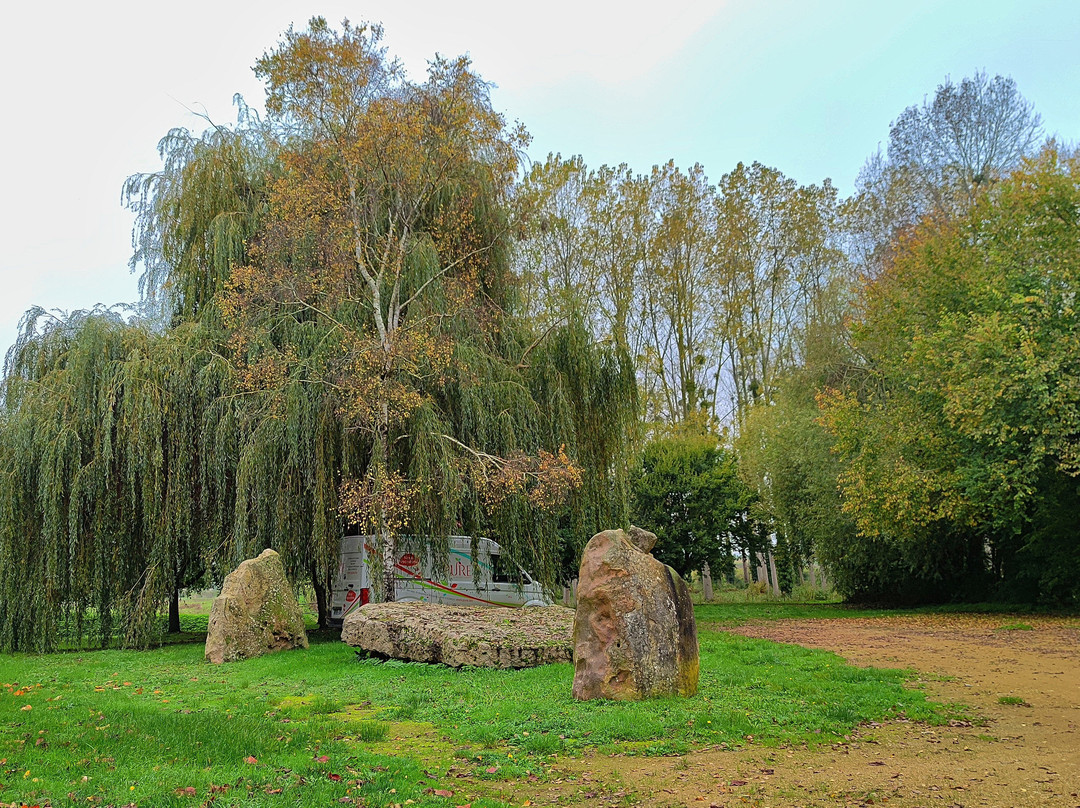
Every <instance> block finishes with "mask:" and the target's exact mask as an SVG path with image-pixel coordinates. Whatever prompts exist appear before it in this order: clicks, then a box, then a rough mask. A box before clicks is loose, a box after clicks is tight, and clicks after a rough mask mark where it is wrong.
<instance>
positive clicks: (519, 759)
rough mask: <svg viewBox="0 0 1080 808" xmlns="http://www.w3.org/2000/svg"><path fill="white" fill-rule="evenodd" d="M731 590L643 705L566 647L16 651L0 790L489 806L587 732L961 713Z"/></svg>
mask: <svg viewBox="0 0 1080 808" xmlns="http://www.w3.org/2000/svg"><path fill="white" fill-rule="evenodd" d="M726 608H727V607H717V606H706V607H699V611H698V620H699V626H700V631H699V639H700V646H701V687H700V690H699V693H698V695H697V696H696V697H694V698H690V699H665V700H659V701H653V702H647V703H635V704H628V703H600V702H590V703H585V704H581V703H577V702H574V701H573V700H572V699H571V698H570V686H571V681H572V678H573V669H572V667H571V666H570V665H566V664H563V665H549V666H546V667H542V668H533V669H527V670H519V671H492V670H480V669H468V670H452V669H448V668H445V667H441V666H429V665H420V664H412V663H399V662H377V661H374V660H369V659H362V658H360V657H358V656H357V654H356V653H355V652H354V650H353V649H352V648H349V647H348V646H346V645H344V644H342V643H340V642H336V641H332V640H330V639H328V638H316V640H315V641H314V642H313V643H312V646H311V648H309V649H308V650H306V651H292V652H287V653H281V654H275V655H270V656H266V657H262V658H260V659H255V660H250V661H247V662H242V663H233V664H230V665H225V666H211V665H208V664H206V663H204V662H203V659H202V650H203V649H202V646H201V645H199V644H194V643H188V644H179V645H170V646H167V647H163V648H159V649H156V650H152V651H142V652H138V651H96V652H86V651H82V652H68V653H59V654H50V655H43V656H28V655H15V656H0V804H12V803H14V804H15V805H16V806H18V805H21V804H26V805H34V804H39V805H42V806H45V805H52V806H66V805H72V806H73V805H80V806H85V805H113V806H123V805H138V806H184V808H195V807H196V806H202V805H205V804H207V803H208V802H209V803H211V804H214V805H221V806H227V805H235V806H263V805H266V806H281V805H297V806H308V805H311V806H315V805H320V806H321V805H337V804H345V805H348V804H355V805H361V804H362V805H368V806H384V805H386V806H390V805H405V804H410V803H408V801H409V800H412V801H413V802H412V803H411V804H414V805H418V806H425V805H440V806H444V808H445V806H447V805H461V804H465V803H469V802H471V803H472V805H473V806H475V807H476V808H481V806H484V805H496V804H500V803H496V802H493V801H491V800H490V799H485V797H484V793H485V782H486V781H490V780H508V779H509V780H513V779H517V778H520V779H523V780H528V779H530V778H540V779H542V778H544V777H545V775H546V772H547V770H548V769H549V768H550V767H551V765H552V764H553V763H554V762H555V761H557V760H558V759H559V758H560V757H565V756H568V755H571V756H572V755H577V754H580V753H582V752H583V751H584V750H587V749H589V748H597V749H599V750H601V751H604V752H612V753H614V752H618V753H624V754H642V755H658V754H678V753H682V752H684V751H686V750H689V749H695V748H702V747H717V748H721V749H723V748H731V749H734V748H737V747H740V746H744V745H747V744H762V745H773V746H777V745H792V746H801V745H803V744H808V745H811V746H812V745H814V744H817V743H825V742H830V741H832V740H835V739H836V738H838V737H841V736H843V735H844V734H845V733H847V732H849V731H850V730H851V728H852V727H853V726H855V725H857V724H859V723H861V722H867V721H885V720H888V719H890V718H894V717H897V716H901V715H903V716H906V717H907V718H909V719H913V720H919V721H927V722H930V723H942V722H944V721H947V720H948V718H949V717H950V715H952V714H954V713H952V712H950V709H947V708H944V707H942V706H941V705H935V704H932V703H930V702H928V701H927V699H926V698H925V697H924V695H923V694H922V693H921V692H920V691H918V690H916V689H912V688H910V687H908V686H906V685H905V680H906V676H905V674H904V673H903V672H900V671H887V670H880V669H868V668H855V667H851V666H849V665H847V664H845V663H844V662H843V660H841V659H840V658H839V657H837V656H836V655H834V654H831V653H828V652H823V651H811V650H806V649H803V648H800V647H798V646H791V645H780V644H777V643H772V642H769V641H764V640H753V639H747V638H742V637H737V636H733V635H730V634H727V633H724V632H722V631H718V630H713V629H711V628H710V626H712V625H714V624H721V623H724V622H728V621H729V620H740V619H743V618H742V617H740V616H739V615H738V614H737V613H734V612H731V613H725V609H726ZM799 608H812V609H814V610H815V615H814V616H824V614H833V615H835V614H837V610H836V609H835V607H832V609H831V611H830V607H820V606H815V607H799ZM777 610H779V611H777ZM819 610H820V611H821V612H822V613H823V614H819V613H818V611H819ZM841 613H843V612H841ZM769 616H793V615H792V614H790V613H785V612H784V610H783V609H782V607H773V610H772V611H770V613H769ZM807 616H808V617H809V616H810V615H807ZM451 791H452V792H454V795H453V798H452V799H450V800H448V798H447V795H448V794H449V793H450V792H451Z"/></svg>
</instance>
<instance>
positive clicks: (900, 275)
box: [824, 147, 1080, 602]
mask: <svg viewBox="0 0 1080 808" xmlns="http://www.w3.org/2000/svg"><path fill="white" fill-rule="evenodd" d="M1078 177H1080V162H1078V160H1077V158H1076V156H1075V155H1072V154H1061V153H1060V152H1059V151H1058V150H1056V149H1055V148H1053V147H1048V148H1047V149H1045V150H1044V151H1043V152H1042V154H1041V155H1040V156H1039V157H1038V159H1036V160H1033V161H1029V162H1027V163H1025V164H1024V166H1023V168H1022V169H1021V170H1020V171H1018V172H1017V173H1015V174H1014V175H1013V176H1012V177H1010V178H1008V179H1006V180H1002V181H1001V182H1000V183H998V184H997V185H996V186H995V187H994V188H993V189H992V190H991V191H990V192H989V193H987V194H985V195H983V196H981V197H980V198H979V199H978V200H977V201H976V203H975V204H974V206H973V207H972V208H971V209H970V210H969V212H968V213H966V214H965V215H963V216H961V217H958V218H955V219H953V220H951V221H947V222H928V223H927V224H925V225H924V226H923V227H922V229H920V230H919V232H918V233H917V235H916V237H915V238H913V239H912V240H911V241H910V242H908V243H906V244H905V245H904V246H903V249H902V251H901V252H900V254H899V255H898V257H897V259H896V260H895V262H894V263H893V264H892V265H891V266H890V267H889V268H888V269H887V271H886V272H884V273H883V274H882V275H881V276H880V277H879V278H878V279H877V280H876V281H875V282H874V283H873V284H872V285H871V286H870V287H869V288H868V290H867V296H866V301H865V308H864V310H863V311H862V313H861V315H860V317H859V321H858V323H857V327H856V330H855V335H854V336H855V346H856V349H857V350H858V352H859V354H860V355H861V357H862V358H863V362H862V368H861V369H862V372H861V374H860V375H858V376H853V377H851V378H850V379H849V380H848V382H847V383H845V384H843V385H838V386H837V387H836V389H834V390H833V391H831V392H830V393H829V394H828V395H827V396H826V397H825V399H824V413H825V418H826V423H827V425H828V427H829V429H830V430H831V431H832V432H833V433H834V435H835V436H836V437H837V438H838V441H839V447H840V450H841V452H842V455H843V458H844V460H845V464H846V469H845V471H844V472H843V473H842V475H841V483H842V485H843V488H844V493H845V507H846V508H847V509H848V510H849V512H850V513H851V514H852V515H853V516H854V518H855V520H856V522H857V524H858V526H859V529H860V531H861V533H862V534H864V535H866V536H871V537H874V538H876V539H877V540H878V541H880V542H883V543H885V544H887V545H890V546H891V547H892V548H893V551H894V552H895V553H897V554H898V555H899V557H900V559H901V560H902V561H903V562H904V563H905V564H906V565H907V567H908V569H909V570H910V571H912V572H914V573H915V574H916V575H917V576H918V577H920V578H921V579H922V580H923V581H927V582H930V583H932V584H934V583H936V584H937V586H938V587H939V588H938V589H937V594H938V596H940V595H941V594H942V588H944V589H947V588H948V586H949V582H948V580H947V577H946V576H947V575H949V574H950V573H952V572H955V571H956V570H968V571H973V572H976V573H978V572H982V571H985V570H987V569H988V566H987V565H988V564H989V570H990V571H991V572H992V573H993V574H994V576H995V578H996V580H998V581H999V582H1001V583H1002V584H1004V585H1005V587H1006V588H1010V587H1012V588H1014V589H1015V587H1017V586H1018V582H1020V581H1025V582H1026V586H1027V587H1028V588H1027V590H1026V591H1025V592H1022V593H1019V594H1022V595H1023V596H1024V597H1026V598H1039V597H1041V598H1044V599H1047V600H1052V601H1057V602H1075V600H1076V598H1077V596H1078V594H1080V576H1078V575H1077V572H1078V570H1077V566H1076V564H1075V558H1076V546H1075V540H1076V534H1075V531H1073V530H1071V529H1068V528H1065V527H1064V523H1063V522H1062V521H1061V519H1060V518H1059V517H1060V515H1061V514H1062V513H1064V512H1066V511H1067V510H1068V509H1069V508H1072V507H1073V506H1074V504H1075V502H1076V497H1077V490H1078V489H1077V486H1076V478H1077V475H1078V474H1080V444H1078V442H1077V438H1076V436H1077V434H1078V432H1077V425H1078V424H1080V387H1078V383H1077V379H1080V367H1078V366H1077V357H1078V356H1080V353H1078V348H1080V344H1078V342H1077V340H1078V334H1080V329H1078V327H1077V322H1076V312H1075V305H1074V304H1075V299H1076V295H1077V292H1078V291H1080V274H1078V267H1080V241H1078V233H1080V227H1078V226H1077V225H1078V220H1077V211H1078V210H1080V197H1078V196H1077V188H1078V187H1080V183H1078V182H1077V179H1078ZM1036 548H1039V550H1042V551H1044V552H1039V550H1037V549H1036ZM988 549H989V552H990V556H989V558H987V557H986V552H987V550H988ZM1048 550H1051V552H1045V551H1048ZM943 560H947V561H948V564H943V563H941V562H942V561H943Z"/></svg>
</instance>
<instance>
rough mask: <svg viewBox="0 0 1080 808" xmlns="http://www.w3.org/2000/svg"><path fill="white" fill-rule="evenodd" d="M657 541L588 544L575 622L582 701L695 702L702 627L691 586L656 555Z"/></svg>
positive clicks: (613, 538)
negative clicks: (674, 698) (652, 552)
mask: <svg viewBox="0 0 1080 808" xmlns="http://www.w3.org/2000/svg"><path fill="white" fill-rule="evenodd" d="M655 544H656V536H655V535H653V534H652V533H649V532H648V531H645V530H641V529H639V528H631V529H630V531H629V533H626V532H623V531H622V530H607V531H604V532H603V533H597V534H596V535H595V536H593V537H592V538H591V539H590V540H589V543H588V544H587V545H586V546H585V552H584V554H583V555H582V558H581V572H580V574H579V576H578V593H577V597H578V601H577V613H576V615H575V618H574V690H573V693H574V698H575V699H579V700H583V701H584V700H587V699H598V698H602V699H644V698H650V697H653V696H670V695H682V696H692V695H694V693H696V692H697V685H698V642H697V625H696V623H695V622H694V605H693V602H692V601H691V600H690V588H689V587H688V586H687V585H686V582H685V581H683V579H682V578H681V577H680V576H679V574H678V573H677V572H675V570H673V569H672V568H671V567H669V566H667V565H665V564H661V563H660V562H659V561H657V560H656V559H655V558H653V557H652V555H650V554H649V551H650V550H652V548H653V546H654V545H655Z"/></svg>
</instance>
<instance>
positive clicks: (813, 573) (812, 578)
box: [810, 560, 817, 589]
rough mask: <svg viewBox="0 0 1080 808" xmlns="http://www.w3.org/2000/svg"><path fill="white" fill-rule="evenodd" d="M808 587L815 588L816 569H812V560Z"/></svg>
mask: <svg viewBox="0 0 1080 808" xmlns="http://www.w3.org/2000/svg"><path fill="white" fill-rule="evenodd" d="M810 588H811V589H817V570H816V569H814V562H813V560H811V561H810Z"/></svg>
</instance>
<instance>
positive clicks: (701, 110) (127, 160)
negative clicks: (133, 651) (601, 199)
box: [0, 0, 1080, 351]
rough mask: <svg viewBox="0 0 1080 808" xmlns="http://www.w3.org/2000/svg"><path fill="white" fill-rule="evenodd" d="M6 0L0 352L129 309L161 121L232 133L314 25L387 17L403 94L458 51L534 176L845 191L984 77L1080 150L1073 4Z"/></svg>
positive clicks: (1078, 2) (1076, 3) (1076, 8)
mask: <svg viewBox="0 0 1080 808" xmlns="http://www.w3.org/2000/svg"><path fill="white" fill-rule="evenodd" d="M18 6H19V7H18V8H17V9H16V10H14V11H7V12H3V13H2V14H0V20H2V21H3V26H4V29H5V34H6V36H5V42H4V47H3V48H0V76H3V77H4V78H3V83H2V85H0V87H2V91H3V92H2V97H0V103H2V105H3V106H2V109H3V116H2V118H0V155H2V159H3V168H2V173H0V177H2V178H3V194H2V196H0V206H2V208H0V244H2V245H3V246H2V250H0V283H2V292H0V351H6V349H7V346H8V345H10V344H11V343H12V342H13V341H14V340H15V337H16V334H17V326H18V323H19V320H20V318H21V316H22V314H23V312H24V311H26V310H27V309H28V308H30V307H31V306H41V307H43V308H45V309H48V310H53V309H58V310H62V311H71V310H76V309H82V308H89V307H92V306H93V305H95V304H97V303H104V304H113V303H118V302H134V301H136V300H137V299H138V283H137V277H138V276H137V273H135V274H132V273H131V272H130V270H129V267H128V258H129V257H130V254H131V226H132V216H131V214H130V212H128V211H127V210H125V209H124V207H123V206H122V204H121V196H120V191H121V187H122V185H123V182H124V180H125V178H127V177H128V176H130V175H132V174H136V173H141V172H152V171H155V170H157V169H158V168H159V167H160V160H159V158H158V154H157V149H156V147H157V142H158V141H159V140H160V138H161V137H162V136H163V135H164V134H165V133H166V132H168V131H169V129H171V128H173V127H187V128H190V129H193V130H196V131H201V130H202V129H204V128H205V125H206V124H205V120H204V119H203V118H200V117H199V114H204V115H208V116H209V117H210V119H211V120H213V121H214V122H215V123H229V122H232V121H233V120H235V108H234V107H233V104H232V99H233V96H234V94H236V93H241V94H242V95H243V96H244V98H245V99H246V100H247V101H248V103H249V104H250V105H251V106H253V107H256V108H258V107H261V105H262V100H263V90H262V87H261V86H260V84H259V82H258V81H257V79H256V78H255V76H254V75H253V73H252V71H251V66H252V64H254V62H255V60H256V59H257V58H258V57H259V56H260V55H262V54H263V53H264V52H265V51H267V50H271V49H273V48H274V47H275V45H276V44H277V43H278V42H279V40H280V38H281V35H282V33H283V32H284V31H285V30H286V29H287V28H288V27H289V25H290V24H292V25H295V26H296V27H297V28H303V27H305V26H306V23H307V21H308V20H309V19H310V18H311V17H312V16H315V15H322V16H325V17H326V18H327V19H328V20H330V21H331V22H339V21H340V20H342V19H349V20H350V21H352V22H362V21H370V22H381V23H382V24H383V25H384V27H385V39H384V43H385V44H386V45H387V46H388V48H389V50H390V52H391V53H392V54H393V55H396V56H397V57H399V58H400V59H401V60H402V61H403V62H404V64H405V65H406V67H407V68H408V69H409V71H410V75H411V76H412V77H413V78H414V79H418V80H419V79H422V78H423V75H424V71H425V68H426V63H427V60H428V59H430V58H431V57H432V56H433V55H434V54H435V53H440V54H442V55H445V56H457V55H459V54H462V53H467V54H469V55H470V56H471V58H472V60H473V64H474V67H475V69H476V70H477V72H479V73H480V75H482V76H483V77H484V78H485V79H487V80H488V81H490V82H493V83H494V84H495V85H496V87H495V89H494V90H493V93H492V99H493V103H494V105H495V107H496V108H497V109H499V110H500V111H501V112H502V113H503V114H504V115H505V116H506V117H507V119H508V120H510V121H521V122H522V123H524V124H525V126H526V127H527V128H528V130H529V131H530V132H531V133H532V135H533V138H534V140H533V145H532V148H531V149H530V152H529V156H530V157H531V158H532V159H534V160H540V161H542V160H543V159H544V158H545V157H546V155H547V154H548V153H549V152H561V153H562V154H563V155H572V154H580V155H582V157H583V158H584V160H585V162H586V164H587V165H589V166H590V167H596V166H600V165H601V164H604V163H607V164H613V165H614V164H619V163H627V164H628V165H630V166H631V168H633V169H634V170H635V171H638V172H647V171H648V170H649V169H650V168H651V167H652V166H653V165H654V164H657V163H663V162H666V161H667V160H669V159H673V160H674V161H675V163H676V164H677V165H679V166H680V167H683V168H686V167H688V166H690V165H692V164H694V163H701V164H702V165H703V166H704V168H705V171H706V173H707V174H708V176H710V177H711V178H713V179H714V180H719V178H720V177H721V176H722V175H723V174H724V173H726V172H727V171H730V170H731V169H732V168H734V167H735V165H736V164H737V163H739V162H745V163H750V162H753V161H758V162H761V163H764V164H766V165H769V166H772V167H775V168H778V169H779V170H781V171H782V172H784V173H785V174H787V175H788V176H790V177H792V178H794V179H795V180H797V181H798V182H800V183H803V184H809V183H820V182H822V181H823V180H824V179H826V178H829V179H830V180H831V181H832V182H833V183H834V184H835V185H836V186H837V187H838V188H839V189H840V192H841V193H842V194H845V195H846V194H849V193H851V191H852V189H853V186H854V182H855V178H856V176H857V174H858V172H859V169H860V167H861V166H862V165H863V163H864V162H865V160H866V158H867V157H868V156H869V155H870V154H871V153H873V152H874V151H875V150H876V149H877V148H878V147H879V146H883V145H884V144H885V142H886V141H887V139H888V133H889V124H890V122H891V121H893V120H895V119H896V117H897V116H898V115H899V114H900V113H901V112H902V111H903V110H904V108H906V107H908V106H910V105H913V104H921V103H922V102H923V100H924V99H926V98H928V97H930V98H932V97H933V94H934V91H935V89H936V87H937V86H938V84H940V83H941V82H942V81H944V80H945V78H946V77H949V76H951V77H952V78H953V79H954V80H959V79H961V78H963V77H964V76H969V75H972V74H973V73H974V72H975V71H977V70H985V71H986V72H987V73H988V74H990V75H991V76H992V75H994V74H1002V75H1009V76H1012V77H1013V79H1015V81H1016V83H1017V86H1018V87H1019V89H1020V91H1021V93H1022V94H1023V95H1024V96H1025V97H1026V98H1027V99H1028V100H1029V101H1031V102H1032V103H1033V104H1034V106H1035V108H1036V110H1037V111H1038V112H1039V113H1040V114H1041V115H1042V118H1043V124H1044V128H1045V130H1046V133H1047V134H1048V135H1056V136H1057V137H1058V139H1059V140H1061V141H1064V142H1067V143H1077V142H1080V92H1078V88H1080V0H1027V2H1002V1H1000V0H978V1H976V2H971V1H969V0H949V2H944V1H943V0H906V1H905V2H895V1H894V0H888V1H886V0H873V1H872V2H869V1H868V0H726V1H725V0H714V2H695V1H694V0H665V2H663V3H647V4H645V3H641V4H615V3H611V2H594V0H545V2H543V3H538V4H528V3H511V2H506V0H499V1H498V2H496V0H456V2H436V1H435V0H407V2H403V1H402V0H392V1H391V0H368V2H363V3H356V2H340V0H322V2H313V1H309V0H262V1H261V2H259V3H251V2H243V3H240V2H234V0H186V1H185V2H184V3H173V4H164V3H154V2H146V0H123V2H110V0H105V2H103V3H99V4H90V3H86V2H85V0H79V1H78V2H70V1H69V0H65V1H64V2H57V3H50V2H48V0H46V2H44V3H41V4H35V5H34V6H33V7H31V4H29V3H20V4H18ZM613 8H617V9H618V10H617V11H615V12H613V11H612V9H613ZM515 9H516V10H515Z"/></svg>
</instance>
